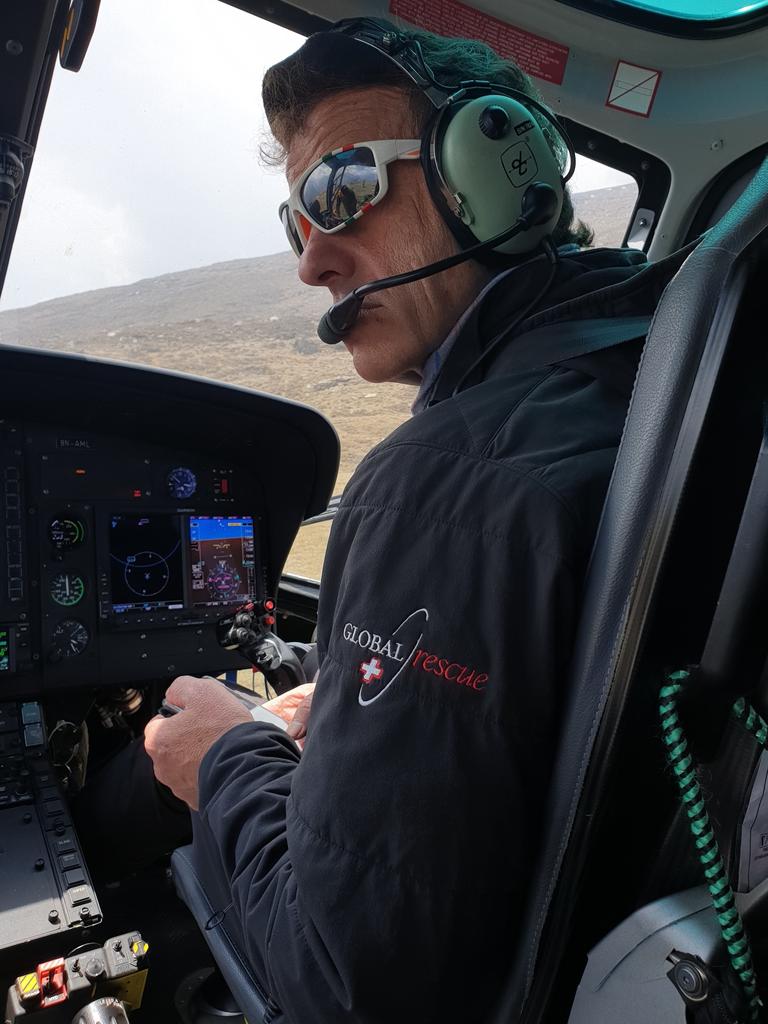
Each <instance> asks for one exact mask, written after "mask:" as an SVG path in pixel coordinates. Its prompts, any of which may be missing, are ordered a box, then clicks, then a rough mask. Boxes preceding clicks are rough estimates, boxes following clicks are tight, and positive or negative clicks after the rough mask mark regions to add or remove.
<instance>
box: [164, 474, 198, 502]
mask: <svg viewBox="0 0 768 1024" xmlns="http://www.w3.org/2000/svg"><path fill="white" fill-rule="evenodd" d="M165 482H166V484H167V485H168V493H169V494H170V495H171V497H172V498H191V497H192V495H193V494H194V493H195V491H196V490H197V477H196V476H195V474H194V473H193V472H192V470H191V469H187V467H186V466H177V467H176V469H172V470H171V471H170V473H169V474H168V476H167V477H166V481H165Z"/></svg>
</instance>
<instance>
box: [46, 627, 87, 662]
mask: <svg viewBox="0 0 768 1024" xmlns="http://www.w3.org/2000/svg"><path fill="white" fill-rule="evenodd" d="M90 639H91V637H90V634H89V632H88V630H87V629H86V627H85V626H84V625H83V623H82V622H78V620H77V619H62V621H61V622H59V623H58V625H57V626H56V628H55V629H54V631H53V633H52V634H51V647H50V657H51V661H60V660H61V658H76V657H77V655H78V654H82V653H83V651H84V650H85V648H86V647H87V646H88V641H89V640H90Z"/></svg>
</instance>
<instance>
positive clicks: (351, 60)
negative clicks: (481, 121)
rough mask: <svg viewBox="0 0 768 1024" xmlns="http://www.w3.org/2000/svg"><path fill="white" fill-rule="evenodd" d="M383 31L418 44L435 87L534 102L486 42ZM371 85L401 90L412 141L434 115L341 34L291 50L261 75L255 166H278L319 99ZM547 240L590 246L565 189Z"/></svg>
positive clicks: (376, 57)
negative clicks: (472, 86) (260, 131)
mask: <svg viewBox="0 0 768 1024" xmlns="http://www.w3.org/2000/svg"><path fill="white" fill-rule="evenodd" d="M381 24H382V25H384V24H386V23H384V22H381ZM391 29H392V31H393V32H397V33H398V34H399V35H400V36H405V37H407V38H408V39H412V40H414V41H415V42H418V43H419V45H420V47H421V51H422V53H423V55H424V59H425V61H426V63H427V65H428V66H429V68H430V70H431V72H432V75H433V76H434V77H435V78H436V79H437V81H439V82H446V83H453V82H456V83H458V82H460V81H468V80H480V81H486V82H497V83H498V84H499V85H503V86H506V87H507V88H510V89H517V90H518V91H519V92H522V93H525V94H526V95H527V96H531V97H533V98H534V99H539V96H538V94H537V92H536V90H535V88H534V86H533V84H532V82H531V80H530V79H529V78H528V76H527V75H526V74H525V73H524V72H523V71H521V69H520V68H519V67H518V66H517V65H516V64H514V63H513V62H512V61H509V60H505V59H504V58H502V57H499V55H498V54H497V53H495V52H494V51H493V50H492V49H491V47H490V46H488V45H487V44H486V43H481V42H479V41H478V40H475V39H453V38H448V37H446V36H438V35H435V34H434V33H432V32H424V31H416V30H408V31H404V30H402V29H398V28H396V27H395V26H394V25H392V26H391ZM376 85H393V86H396V87H398V88H400V89H402V90H403V92H404V93H405V94H406V96H407V97H408V101H409V105H410V108H411V112H412V114H413V117H414V128H415V131H416V134H420V133H421V132H422V131H423V128H424V125H425V124H426V121H427V119H428V118H429V116H430V115H431V113H432V111H433V109H434V108H433V106H432V104H431V102H430V101H429V100H428V99H427V97H426V96H425V95H424V93H423V92H422V91H421V90H420V89H419V88H418V87H417V86H416V85H415V84H414V83H413V82H411V80H410V79H409V78H407V77H406V76H405V75H404V74H403V72H402V71H401V70H400V69H399V68H398V67H397V65H396V64H394V63H393V62H392V61H391V60H390V59H389V58H388V57H386V56H385V55H384V54H379V53H378V51H376V50H375V49H373V48H371V47H368V46H365V45H364V44H361V43H358V42H355V40H353V39H352V38H350V37H349V36H348V35H343V34H341V33H334V32H318V33H316V34H315V35H312V36H310V37H309V39H308V40H307V41H306V43H305V44H304V45H303V46H302V47H301V48H300V49H299V50H297V51H296V52H295V53H293V54H291V56H290V57H287V58H286V59H285V60H283V61H281V62H280V63H279V64H275V65H274V66H273V67H271V68H269V70H268V71H267V73H266V75H265V76H264V83H263V86H262V97H263V101H264V110H265V112H266V115H267V120H268V121H269V125H270V128H271V130H272V134H273V135H274V137H275V140H276V142H277V146H276V147H275V146H271V147H265V146H263V147H262V157H263V159H265V160H266V162H268V163H272V164H279V163H282V162H283V160H284V159H285V149H286V148H287V146H288V145H290V142H291V139H292V138H293V137H294V135H295V134H296V133H297V132H299V131H301V129H302V128H303V126H304V123H305V121H306V119H307V117H308V116H309V114H310V112H311V110H312V109H313V108H314V107H315V106H316V105H317V103H319V102H320V101H321V100H323V99H325V98H326V97H328V96H333V95H335V94H337V93H340V92H346V91H348V90H351V89H363V88H366V87H371V86H376ZM542 127H543V128H544V130H545V133H546V134H547V135H548V137H549V138H550V143H551V145H552V147H553V149H556V148H557V146H556V143H555V140H554V139H552V133H551V131H549V130H548V129H547V126H546V125H545V124H543V125H542ZM552 238H553V241H554V242H555V244H556V245H566V244H568V243H572V244H573V243H575V244H576V245H579V246H586V245H590V244H591V243H592V240H593V238H594V233H593V232H592V231H591V230H590V229H589V228H588V227H587V226H586V225H585V224H583V223H582V222H581V221H576V222H575V223H574V211H573V203H572V202H571V197H570V194H569V191H568V189H567V188H566V190H565V195H564V197H563V208H562V211H561V213H560V218H559V220H558V222H557V226H556V227H555V230H554V231H553V233H552Z"/></svg>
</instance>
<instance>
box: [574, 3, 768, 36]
mask: <svg viewBox="0 0 768 1024" xmlns="http://www.w3.org/2000/svg"><path fill="white" fill-rule="evenodd" d="M560 3H563V4H567V5H568V6H569V7H576V8H578V9H579V10H581V11H588V12H589V13H590V14H597V15H600V17H603V18H609V19H610V20H611V21H620V22H622V23H624V24H625V25H633V26H635V27H637V28H641V29H645V30H646V31H648V32H659V33H661V34H662V35H668V36H678V37H680V38H683V39H698V38H707V39H717V38H720V37H723V36H731V35H738V34H740V33H743V32H751V31H753V30H754V29H757V28H760V27H761V26H763V25H766V24H768V0H752V2H751V3H743V2H742V3H739V2H738V0H560Z"/></svg>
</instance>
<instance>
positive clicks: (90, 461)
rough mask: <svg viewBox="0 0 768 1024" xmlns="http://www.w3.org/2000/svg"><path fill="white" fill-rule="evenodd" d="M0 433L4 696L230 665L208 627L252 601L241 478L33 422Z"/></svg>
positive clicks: (257, 555)
mask: <svg viewBox="0 0 768 1024" xmlns="http://www.w3.org/2000/svg"><path fill="white" fill-rule="evenodd" d="M4 433H5V439H4V441H3V442H2V444H1V445H0V451H1V452H2V479H3V483H4V485H5V493H4V495H3V497H4V502H5V504H4V527H5V529H4V537H3V538H2V540H3V542H4V544H3V551H2V555H3V557H2V563H3V567H4V575H5V579H4V580H2V584H3V593H2V596H1V598H0V674H2V675H4V676H5V678H6V680H7V681H6V683H5V687H4V688H5V691H6V692H10V691H13V690H18V691H19V692H21V693H23V692H24V691H25V690H26V685H25V684H27V683H31V682H32V681H35V682H37V683H40V684H41V685H42V688H43V690H45V689H48V688H50V687H51V686H56V687H58V686H60V685H62V686H67V687H72V686H96V685H99V686H100V685H108V684H109V683H110V682H121V683H124V682H125V681H126V678H129V679H130V680H132V681H133V682H140V681H142V680H144V679H151V678H155V677H158V676H159V677H168V676H171V675H173V674H176V673H182V672H184V673H187V672H189V673H191V674H195V673H198V672H205V671H210V670H212V669H213V666H214V662H215V665H216V666H217V667H218V669H217V670H220V666H221V663H222V658H224V659H225V660H229V659H231V660H232V661H233V665H237V666H238V667H241V666H242V662H241V661H240V660H239V659H237V658H236V657H235V658H233V657H232V656H231V655H229V654H225V655H222V652H221V650H220V648H218V645H217V644H216V641H215V635H214V627H215V623H216V621H217V619H218V618H219V617H221V615H222V614H225V613H226V611H227V610H229V609H232V608H234V607H237V606H238V605H240V604H243V603H244V602H246V601H248V600H251V599H259V598H262V597H263V596H264V594H265V578H264V572H263V566H262V562H261V546H262V545H261V543H260V531H261V528H262V516H261V511H262V506H263V500H264V499H263V495H262V494H261V491H260V487H259V485H258V483H257V478H256V477H255V475H254V474H253V473H252V472H249V471H247V470H246V469H244V468H243V467H238V466H237V465H236V464H234V463H227V464H222V462H221V461H220V460H218V461H211V460H210V459H208V458H206V457H204V456H201V455H199V454H196V453H195V452H193V451H182V450H178V449H171V450H167V449H165V448H164V447H163V446H161V445H158V444H144V445H142V446H141V447H140V448H138V449H137V446H136V444H135V443H134V442H133V441H130V440H126V439H124V438H120V437H117V436H114V435H110V434H100V433H95V432H92V431H78V432H74V431H66V432H62V431H60V430H55V429H51V428H50V427H49V426H47V425H45V424H41V423H35V422H25V421H19V422H7V423H6V424H5V431H4ZM222 485H223V486H222ZM11 679H13V680H14V685H12V684H11V682H10V681H11Z"/></svg>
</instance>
